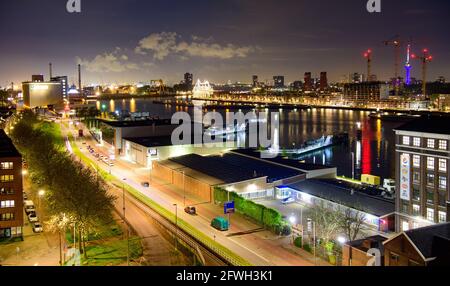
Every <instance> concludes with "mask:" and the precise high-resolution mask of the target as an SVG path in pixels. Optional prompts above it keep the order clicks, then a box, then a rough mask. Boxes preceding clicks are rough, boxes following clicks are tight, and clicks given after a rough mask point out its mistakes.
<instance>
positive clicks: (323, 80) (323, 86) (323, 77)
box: [320, 72, 328, 91]
mask: <svg viewBox="0 0 450 286" xmlns="http://www.w3.org/2000/svg"><path fill="white" fill-rule="evenodd" d="M327 89H328V78H327V72H321V73H320V91H325V90H327Z"/></svg>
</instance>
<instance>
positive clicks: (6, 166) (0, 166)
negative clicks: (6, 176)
mask: <svg viewBox="0 0 450 286" xmlns="http://www.w3.org/2000/svg"><path fill="white" fill-rule="evenodd" d="M13 168H14V164H13V162H1V163H0V169H1V170H12V169H13Z"/></svg>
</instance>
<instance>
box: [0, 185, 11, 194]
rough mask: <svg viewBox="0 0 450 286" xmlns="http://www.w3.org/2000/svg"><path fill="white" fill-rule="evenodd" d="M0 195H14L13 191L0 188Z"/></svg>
mask: <svg viewBox="0 0 450 286" xmlns="http://www.w3.org/2000/svg"><path fill="white" fill-rule="evenodd" d="M0 195H14V189H12V188H5V187H1V188H0Z"/></svg>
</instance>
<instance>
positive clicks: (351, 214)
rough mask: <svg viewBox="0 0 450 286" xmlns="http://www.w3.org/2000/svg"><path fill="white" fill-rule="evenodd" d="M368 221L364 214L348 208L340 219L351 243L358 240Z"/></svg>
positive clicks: (341, 225)
mask: <svg viewBox="0 0 450 286" xmlns="http://www.w3.org/2000/svg"><path fill="white" fill-rule="evenodd" d="M365 220H366V215H365V214H364V213H363V212H360V211H357V210H353V209H349V208H347V209H346V210H345V212H343V214H342V216H341V219H340V227H341V229H342V231H343V232H344V234H345V236H346V237H347V239H348V240H349V241H353V240H356V239H357V237H358V235H359V234H361V229H362V226H363V224H364V222H365Z"/></svg>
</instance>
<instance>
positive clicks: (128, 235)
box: [122, 178, 130, 266]
mask: <svg viewBox="0 0 450 286" xmlns="http://www.w3.org/2000/svg"><path fill="white" fill-rule="evenodd" d="M126 180H127V179H126V178H123V179H122V205H123V223H124V224H126V225H127V265H128V266H130V226H129V225H128V223H127V222H126V221H125V220H126V217H125V181H126Z"/></svg>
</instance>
